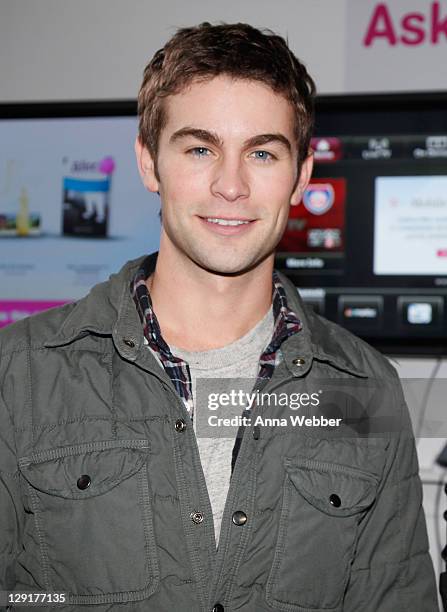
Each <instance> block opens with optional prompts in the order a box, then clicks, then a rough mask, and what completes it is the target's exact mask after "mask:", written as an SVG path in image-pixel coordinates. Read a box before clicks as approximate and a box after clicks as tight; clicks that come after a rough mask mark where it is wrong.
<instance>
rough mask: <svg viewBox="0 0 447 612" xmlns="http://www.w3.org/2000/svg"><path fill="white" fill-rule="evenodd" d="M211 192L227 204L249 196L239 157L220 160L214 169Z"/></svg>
mask: <svg viewBox="0 0 447 612" xmlns="http://www.w3.org/2000/svg"><path fill="white" fill-rule="evenodd" d="M211 192H212V194H213V195H214V196H216V197H219V198H223V199H224V200H227V201H228V202H236V201H237V200H239V199H240V198H246V197H247V196H248V195H249V194H250V189H249V185H248V180H247V177H246V176H245V172H244V167H243V162H242V160H241V159H240V158H239V157H234V158H230V157H228V156H227V157H224V158H222V159H221V161H220V162H219V164H217V166H216V169H215V174H214V176H213V179H212V183H211Z"/></svg>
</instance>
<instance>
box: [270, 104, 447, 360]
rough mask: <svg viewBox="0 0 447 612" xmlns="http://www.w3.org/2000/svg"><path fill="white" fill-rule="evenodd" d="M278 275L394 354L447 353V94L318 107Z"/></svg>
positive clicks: (314, 304) (322, 309) (281, 246)
mask: <svg viewBox="0 0 447 612" xmlns="http://www.w3.org/2000/svg"><path fill="white" fill-rule="evenodd" d="M312 148H313V150H314V152H315V153H314V155H315V167H314V173H313V178H312V181H311V184H310V185H309V188H308V189H307V191H306V192H305V194H304V197H303V199H302V201H301V203H300V204H299V205H298V206H295V207H292V208H291V211H290V215H289V220H288V224H287V229H286V232H285V234H284V237H283V239H282V240H281V242H280V244H279V246H278V249H277V257H276V267H277V268H279V269H280V270H282V271H283V272H285V274H286V275H287V276H288V277H290V278H291V279H292V281H293V282H294V283H295V285H296V286H297V287H298V288H299V289H300V293H301V295H302V297H303V298H304V299H305V300H306V301H307V302H308V303H309V304H310V305H311V306H312V307H313V308H314V309H315V310H317V311H318V312H319V313H320V314H322V315H324V316H325V317H327V318H329V319H332V320H334V321H336V322H337V323H339V324H341V325H342V326H344V327H346V328H347V329H349V330H351V331H353V332H354V333H356V334H357V335H359V336H361V337H363V338H364V339H366V340H367V341H368V342H370V343H371V344H373V345H375V346H376V347H377V348H379V349H380V350H382V351H385V352H388V353H390V354H420V355H423V354H429V355H433V354H437V355H439V354H445V352H446V348H447V94H445V93H424V94H397V95H368V96H363V95H352V96H328V97H320V98H319V99H318V102H317V112H316V126H315V132H314V138H313V140H312Z"/></svg>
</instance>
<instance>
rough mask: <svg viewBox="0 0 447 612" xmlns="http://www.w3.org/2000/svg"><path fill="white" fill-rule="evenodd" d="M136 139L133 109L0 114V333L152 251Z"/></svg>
mask: <svg viewBox="0 0 447 612" xmlns="http://www.w3.org/2000/svg"><path fill="white" fill-rule="evenodd" d="M136 133H137V119H136V102H135V101H129V102H82V103H81V102H80V103H51V104H47V103H42V104H38V103H36V104H15V105H13V104H8V105H0V326H2V325H7V324H9V323H11V322H13V321H15V320H17V319H19V318H22V317H24V316H26V315H29V314H33V313H35V312H38V311H40V310H43V309H45V308H48V307H51V306H56V305H59V304H62V303H66V302H69V301H72V300H75V299H77V298H80V297H82V296H83V295H85V294H86V293H88V291H89V289H90V287H91V286H92V285H94V284H95V283H97V282H100V281H103V280H105V279H107V278H108V277H109V275H110V274H112V273H113V272H116V271H117V270H119V269H120V267H121V266H122V265H123V263H124V262H125V261H127V260H128V259H132V258H134V257H138V256H140V255H143V254H144V253H149V252H151V251H154V250H156V249H157V248H158V245H159V236H160V219H159V210H160V202H159V197H158V196H157V195H154V194H151V193H149V192H147V191H146V190H145V189H144V187H143V185H142V183H141V181H140V177H139V176H138V171H137V167H136V163H135V154H134V146H133V145H134V140H135V136H136Z"/></svg>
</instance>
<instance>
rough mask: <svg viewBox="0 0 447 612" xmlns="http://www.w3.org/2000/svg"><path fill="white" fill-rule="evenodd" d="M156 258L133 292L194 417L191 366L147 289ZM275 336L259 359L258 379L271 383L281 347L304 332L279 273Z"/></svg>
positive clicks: (150, 338)
mask: <svg viewBox="0 0 447 612" xmlns="http://www.w3.org/2000/svg"><path fill="white" fill-rule="evenodd" d="M154 264H155V260H154V258H153V256H149V257H147V258H145V259H144V260H143V262H142V264H141V266H140V268H139V269H138V271H137V273H136V275H135V277H134V279H133V281H132V283H131V293H132V297H133V299H134V301H135V305H136V308H137V311H138V314H139V316H140V319H141V322H142V325H143V332H144V337H145V338H146V341H147V343H148V345H149V346H150V347H151V349H152V350H153V351H154V352H155V353H156V354H157V355H158V357H159V359H160V361H161V363H162V364H163V367H164V369H165V371H166V373H167V374H168V376H169V377H170V379H171V381H172V383H173V385H174V387H175V389H176V390H177V392H178V394H179V396H180V398H181V399H182V400H183V402H184V404H185V407H186V409H187V411H188V412H189V414H190V416H191V418H192V417H193V413H194V404H193V397H192V383H191V375H190V372H189V366H188V364H187V363H186V361H183V359H180V358H179V357H176V356H175V355H173V354H172V352H171V349H170V348H169V346H168V344H167V343H166V342H165V340H164V339H163V336H162V334H161V329H160V325H159V323H158V320H157V317H156V315H155V312H154V310H153V308H152V301H151V298H150V295H149V291H148V289H147V286H146V280H147V279H148V278H149V276H150V275H151V274H152V272H153V271H154V268H155V265H154ZM272 304H273V319H274V326H273V334H272V339H271V341H270V343H269V345H268V346H267V348H266V349H265V351H264V352H263V354H262V355H261V357H260V360H259V372H258V380H259V379H263V380H268V379H269V378H271V377H272V375H273V371H274V369H275V366H276V365H277V363H279V360H280V351H279V349H280V347H281V344H282V343H283V342H284V340H286V339H287V338H289V336H291V335H292V334H296V333H297V332H299V331H300V330H301V329H302V324H301V321H300V320H299V319H298V317H297V315H296V314H295V312H293V311H292V310H290V308H289V307H288V305H287V297H286V292H285V290H284V287H283V285H282V283H281V281H280V279H279V277H278V275H277V274H276V272H273V278H272Z"/></svg>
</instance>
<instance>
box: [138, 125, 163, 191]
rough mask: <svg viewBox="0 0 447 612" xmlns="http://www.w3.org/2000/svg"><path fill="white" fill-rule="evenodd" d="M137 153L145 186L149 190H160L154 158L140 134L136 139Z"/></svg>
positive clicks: (139, 169) (139, 168)
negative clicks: (142, 141)
mask: <svg viewBox="0 0 447 612" xmlns="http://www.w3.org/2000/svg"><path fill="white" fill-rule="evenodd" d="M135 155H136V157H137V165H138V171H139V173H140V176H141V180H142V181H143V184H144V186H145V187H146V189H147V190H148V191H153V192H154V193H155V192H158V191H159V190H160V186H159V183H158V180H157V177H156V175H155V165H154V160H153V159H152V155H151V154H150V153H149V151H148V150H147V148H146V147H145V146H144V145H143V144H142V143H141V141H140V139H139V137H138V136H137V137H136V139H135Z"/></svg>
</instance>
